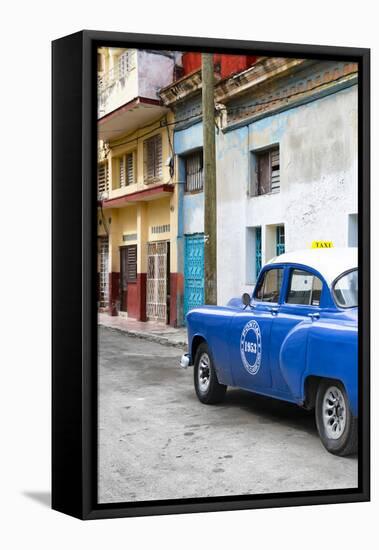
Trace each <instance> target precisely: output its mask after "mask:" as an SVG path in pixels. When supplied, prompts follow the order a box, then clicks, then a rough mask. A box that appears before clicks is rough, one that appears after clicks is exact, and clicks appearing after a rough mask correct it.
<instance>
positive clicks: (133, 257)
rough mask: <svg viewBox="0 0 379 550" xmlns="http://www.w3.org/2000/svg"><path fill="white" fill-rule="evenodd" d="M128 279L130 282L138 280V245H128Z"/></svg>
mask: <svg viewBox="0 0 379 550" xmlns="http://www.w3.org/2000/svg"><path fill="white" fill-rule="evenodd" d="M126 280H127V282H128V283H132V282H135V281H136V280H137V245H131V246H128V247H127V260H126Z"/></svg>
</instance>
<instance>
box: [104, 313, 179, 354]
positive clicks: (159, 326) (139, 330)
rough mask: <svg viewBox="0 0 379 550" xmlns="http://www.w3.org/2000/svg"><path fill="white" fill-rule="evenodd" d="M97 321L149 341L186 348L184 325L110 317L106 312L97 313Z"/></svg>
mask: <svg viewBox="0 0 379 550" xmlns="http://www.w3.org/2000/svg"><path fill="white" fill-rule="evenodd" d="M98 323H99V325H101V326H103V327H108V328H112V329H115V330H119V331H120V332H125V333H126V334H130V335H131V336H136V337H137V338H145V339H146V340H149V341H150V342H158V343H159V344H164V345H166V346H175V347H177V348H181V349H187V329H186V328H184V327H181V328H174V327H170V326H169V325H165V324H164V323H156V322H153V321H146V322H145V323H144V322H142V321H136V320H135V319H128V318H126V317H121V316H116V317H112V316H110V315H108V313H99V314H98Z"/></svg>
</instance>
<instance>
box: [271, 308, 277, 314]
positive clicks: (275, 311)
mask: <svg viewBox="0 0 379 550" xmlns="http://www.w3.org/2000/svg"><path fill="white" fill-rule="evenodd" d="M270 311H271V313H272V315H277V313H278V311H279V308H278V307H271V308H270Z"/></svg>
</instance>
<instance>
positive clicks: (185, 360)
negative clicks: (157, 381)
mask: <svg viewBox="0 0 379 550" xmlns="http://www.w3.org/2000/svg"><path fill="white" fill-rule="evenodd" d="M189 362H190V359H189V355H188V353H184V354H183V355H182V357H181V359H180V363H179V366H180V368H182V369H187V368H188V367H189V366H190V364H189Z"/></svg>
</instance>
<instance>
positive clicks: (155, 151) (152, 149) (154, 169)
mask: <svg viewBox="0 0 379 550" xmlns="http://www.w3.org/2000/svg"><path fill="white" fill-rule="evenodd" d="M143 149H144V150H143V157H144V176H143V179H144V183H155V182H157V181H159V180H160V179H161V178H162V136H161V134H157V135H155V136H152V137H151V138H149V139H146V140H145V141H144V144H143Z"/></svg>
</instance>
